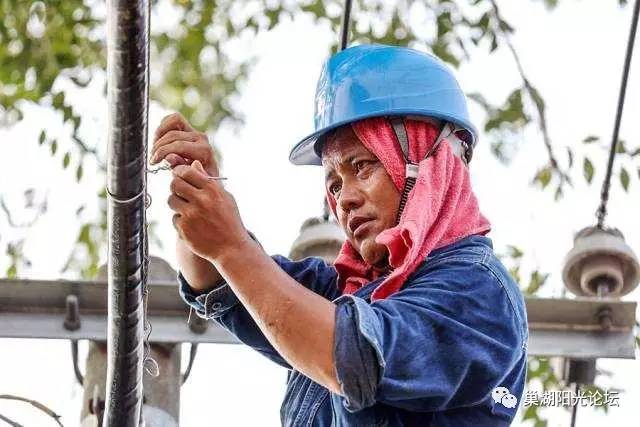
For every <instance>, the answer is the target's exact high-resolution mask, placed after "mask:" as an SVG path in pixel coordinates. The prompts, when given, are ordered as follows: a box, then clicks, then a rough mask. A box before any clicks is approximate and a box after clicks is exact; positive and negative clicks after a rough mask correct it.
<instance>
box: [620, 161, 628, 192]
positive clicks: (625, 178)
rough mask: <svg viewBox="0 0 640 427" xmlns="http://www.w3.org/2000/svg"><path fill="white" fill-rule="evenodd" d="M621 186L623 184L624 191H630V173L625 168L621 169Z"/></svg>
mask: <svg viewBox="0 0 640 427" xmlns="http://www.w3.org/2000/svg"><path fill="white" fill-rule="evenodd" d="M620 184H622V188H624V191H627V192H628V191H629V172H627V169H626V168H625V167H624V166H623V167H621V168H620Z"/></svg>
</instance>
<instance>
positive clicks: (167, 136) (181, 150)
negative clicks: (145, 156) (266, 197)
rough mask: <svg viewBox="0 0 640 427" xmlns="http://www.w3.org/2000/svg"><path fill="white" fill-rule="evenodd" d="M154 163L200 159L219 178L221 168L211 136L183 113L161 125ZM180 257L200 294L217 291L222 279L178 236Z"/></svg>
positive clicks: (182, 267)
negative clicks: (191, 122)
mask: <svg viewBox="0 0 640 427" xmlns="http://www.w3.org/2000/svg"><path fill="white" fill-rule="evenodd" d="M150 157H151V161H150V163H151V164H156V163H159V162H161V161H162V160H163V159H164V160H166V161H167V162H168V163H169V165H170V166H171V168H172V169H173V168H174V167H176V166H178V165H190V164H191V163H193V161H194V160H199V161H200V163H201V164H202V166H203V167H204V169H205V171H206V172H207V173H208V174H209V175H211V176H218V175H219V172H218V165H217V163H216V159H215V156H214V153H213V148H212V147H211V145H210V144H209V141H208V139H207V136H206V135H205V134H204V133H202V132H198V131H196V130H195V129H193V127H192V126H191V125H190V124H189V123H188V122H187V121H186V120H185V118H184V117H182V116H181V115H180V114H178V113H175V114H170V115H168V116H166V117H165V118H164V119H162V121H161V122H160V125H159V126H158V129H157V130H156V134H155V138H154V142H153V147H152V148H151V153H150ZM176 255H177V258H178V264H179V266H180V271H181V272H182V275H183V276H184V278H185V279H186V280H187V282H188V283H189V286H191V288H193V289H195V290H197V291H205V290H209V289H213V287H214V286H215V285H216V283H218V282H219V281H220V280H221V278H222V276H220V273H218V271H217V270H216V268H215V267H214V266H213V265H212V264H211V263H210V262H209V261H207V260H205V259H203V258H200V257H199V256H198V255H196V254H194V253H193V252H191V250H190V249H189V247H188V246H187V245H186V244H185V242H184V241H182V239H181V238H180V236H179V235H178V238H177V239H176Z"/></svg>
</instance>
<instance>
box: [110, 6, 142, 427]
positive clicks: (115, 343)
mask: <svg viewBox="0 0 640 427" xmlns="http://www.w3.org/2000/svg"><path fill="white" fill-rule="evenodd" d="M148 73H149V1H148V0H108V1H107V97H108V106H109V107H108V120H109V124H108V138H107V140H108V146H107V157H108V162H107V190H108V192H107V195H108V197H107V200H108V205H107V209H108V210H107V217H108V221H107V223H108V228H109V230H108V235H109V258H108V267H109V270H108V299H109V303H108V328H107V329H108V331H107V332H108V333H107V354H108V356H107V384H106V386H107V392H106V396H107V401H106V405H105V412H104V421H103V426H131V427H133V426H136V427H137V426H138V425H139V423H140V419H141V411H142V396H143V394H142V377H143V361H144V359H145V339H144V335H145V334H144V332H145V329H148V324H147V321H146V315H145V298H144V297H145V295H146V279H147V271H146V265H147V264H146V260H147V235H146V212H145V203H146V198H145V197H144V195H145V194H146V190H147V179H146V177H147V174H146V163H147V160H146V157H147V146H146V141H147V134H148V92H149V75H148Z"/></svg>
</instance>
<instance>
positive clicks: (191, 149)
mask: <svg viewBox="0 0 640 427" xmlns="http://www.w3.org/2000/svg"><path fill="white" fill-rule="evenodd" d="M206 149H207V148H206V147H204V146H202V145H198V144H194V143H193V142H191V141H183V140H179V141H171V142H169V143H167V144H165V145H163V146H162V147H160V148H158V149H157V150H156V151H155V153H154V154H153V155H152V156H151V160H150V162H151V164H154V163H157V162H160V161H162V159H164V158H165V157H166V156H167V155H169V154H171V153H173V154H178V155H179V156H181V157H182V158H188V159H196V158H199V157H203V156H206V155H207V154H206V153H205V150H206Z"/></svg>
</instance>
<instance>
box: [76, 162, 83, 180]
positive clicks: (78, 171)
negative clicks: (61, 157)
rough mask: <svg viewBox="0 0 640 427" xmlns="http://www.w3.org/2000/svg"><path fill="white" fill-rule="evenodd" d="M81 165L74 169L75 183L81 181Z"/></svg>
mask: <svg viewBox="0 0 640 427" xmlns="http://www.w3.org/2000/svg"><path fill="white" fill-rule="evenodd" d="M82 173H83V170H82V164H79V165H78V167H77V168H76V181H77V182H80V180H81V179H82Z"/></svg>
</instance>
